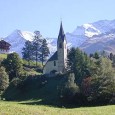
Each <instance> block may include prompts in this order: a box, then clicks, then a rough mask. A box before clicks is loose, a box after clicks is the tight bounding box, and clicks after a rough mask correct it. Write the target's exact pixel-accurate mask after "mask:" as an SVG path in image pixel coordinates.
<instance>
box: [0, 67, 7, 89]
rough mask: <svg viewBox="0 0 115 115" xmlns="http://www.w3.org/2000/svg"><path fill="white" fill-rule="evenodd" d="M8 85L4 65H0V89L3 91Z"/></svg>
mask: <svg viewBox="0 0 115 115" xmlns="http://www.w3.org/2000/svg"><path fill="white" fill-rule="evenodd" d="M8 85H9V78H8V75H7V73H6V72H5V68H4V67H0V91H4V90H5V89H6V88H7V87H8Z"/></svg>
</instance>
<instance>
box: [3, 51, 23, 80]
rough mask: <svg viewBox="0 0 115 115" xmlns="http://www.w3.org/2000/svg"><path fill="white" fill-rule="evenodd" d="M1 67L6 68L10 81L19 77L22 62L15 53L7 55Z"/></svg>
mask: <svg viewBox="0 0 115 115" xmlns="http://www.w3.org/2000/svg"><path fill="white" fill-rule="evenodd" d="M2 65H3V66H4V67H5V68H6V72H7V73H8V74H9V79H10V81H11V80H12V79H13V78H14V77H19V76H20V75H21V72H22V70H23V69H22V60H21V59H20V57H19V55H18V54H17V53H11V54H8V55H7V58H6V59H4V60H3V62H2Z"/></svg>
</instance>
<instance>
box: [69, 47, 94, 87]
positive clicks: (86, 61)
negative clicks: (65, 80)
mask: <svg viewBox="0 0 115 115" xmlns="http://www.w3.org/2000/svg"><path fill="white" fill-rule="evenodd" d="M93 64H94V63H93V62H92V60H91V59H90V58H89V57H88V56H87V54H85V53H83V52H82V51H81V50H79V49H78V48H76V49H75V48H71V49H70V51H69V54H68V65H69V67H70V70H71V71H72V72H74V73H75V78H76V80H77V83H78V84H79V85H80V84H81V82H82V80H83V78H84V77H87V76H91V74H92V71H91V70H92V65H93Z"/></svg>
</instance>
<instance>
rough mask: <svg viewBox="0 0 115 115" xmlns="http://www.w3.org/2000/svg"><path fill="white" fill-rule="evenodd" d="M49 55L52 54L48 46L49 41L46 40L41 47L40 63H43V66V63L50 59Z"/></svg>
mask: <svg viewBox="0 0 115 115" xmlns="http://www.w3.org/2000/svg"><path fill="white" fill-rule="evenodd" d="M49 54H50V51H49V48H48V46H47V41H46V39H43V41H42V46H41V56H40V61H42V65H43V62H44V61H46V58H47V57H48V55H49Z"/></svg>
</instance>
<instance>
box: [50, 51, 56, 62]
mask: <svg viewBox="0 0 115 115" xmlns="http://www.w3.org/2000/svg"><path fill="white" fill-rule="evenodd" d="M54 60H58V56H57V51H56V52H55V53H54V54H53V55H52V56H51V58H50V59H49V60H48V61H54Z"/></svg>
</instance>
